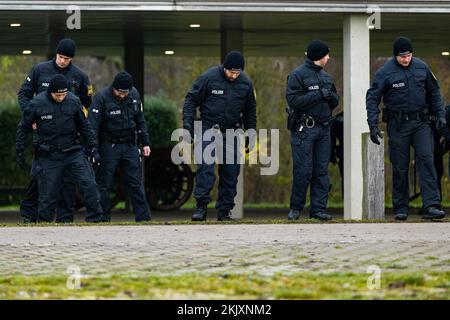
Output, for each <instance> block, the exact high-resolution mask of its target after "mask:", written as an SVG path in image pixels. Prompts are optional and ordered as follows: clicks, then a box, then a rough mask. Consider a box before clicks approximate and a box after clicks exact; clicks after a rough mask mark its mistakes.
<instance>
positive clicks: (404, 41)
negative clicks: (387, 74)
mask: <svg viewBox="0 0 450 320" xmlns="http://www.w3.org/2000/svg"><path fill="white" fill-rule="evenodd" d="M412 52H413V47H412V43H411V40H409V39H408V38H406V37H398V38H397V39H395V41H394V46H393V50H392V53H393V54H394V56H399V55H404V54H408V53H412Z"/></svg>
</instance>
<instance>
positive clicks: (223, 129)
mask: <svg viewBox="0 0 450 320" xmlns="http://www.w3.org/2000/svg"><path fill="white" fill-rule="evenodd" d="M204 126H206V127H210V128H211V129H213V130H218V131H221V132H222V133H225V132H226V131H227V130H228V129H232V130H236V129H239V128H240V127H241V126H240V125H239V122H236V123H235V124H234V125H231V126H229V125H228V126H225V125H222V124H220V123H214V122H209V121H204Z"/></svg>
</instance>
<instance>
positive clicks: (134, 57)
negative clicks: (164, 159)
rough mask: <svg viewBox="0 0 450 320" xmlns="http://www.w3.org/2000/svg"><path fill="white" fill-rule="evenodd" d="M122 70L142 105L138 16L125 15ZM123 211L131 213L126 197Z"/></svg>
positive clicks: (140, 33)
mask: <svg viewBox="0 0 450 320" xmlns="http://www.w3.org/2000/svg"><path fill="white" fill-rule="evenodd" d="M123 40H124V41H123V43H124V49H125V50H124V58H123V61H124V68H125V70H126V71H127V72H129V73H130V74H131V76H132V77H133V83H134V87H135V88H136V89H137V90H138V92H139V94H140V95H141V100H142V103H144V99H145V97H144V30H143V26H142V18H141V17H140V16H139V15H136V14H132V15H127V16H126V20H125V29H124V39H123ZM144 163H145V161H142V162H141V164H142V167H141V170H142V172H143V173H144V172H145V167H144ZM141 177H142V182H143V183H144V184H145V175H144V174H142V176H141ZM125 209H126V211H127V212H130V211H131V204H130V197H129V195H127V197H126V200H125Z"/></svg>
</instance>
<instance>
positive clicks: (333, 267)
mask: <svg viewBox="0 0 450 320" xmlns="http://www.w3.org/2000/svg"><path fill="white" fill-rule="evenodd" d="M370 265H378V266H379V267H380V268H381V269H382V270H389V271H395V272H401V271H412V270H425V271H432V270H436V271H442V270H450V223H379V224H376V223H372V224H276V225H268V224H262V225H225V224H223V225H149V226H87V227H73V226H61V227H5V228H0V275H12V274H23V275H38V274H47V275H51V274H53V275H55V274H67V268H68V267H78V268H80V269H81V273H82V274H86V275H102V274H105V275H109V274H114V273H132V274H140V273H146V274H148V273H149V272H150V273H156V274H177V273H185V272H224V273H232V272H258V273H261V274H267V275H270V274H273V273H275V272H299V271H302V270H314V271H321V272H332V271H345V272H362V273H365V272H366V270H367V267H368V266H370Z"/></svg>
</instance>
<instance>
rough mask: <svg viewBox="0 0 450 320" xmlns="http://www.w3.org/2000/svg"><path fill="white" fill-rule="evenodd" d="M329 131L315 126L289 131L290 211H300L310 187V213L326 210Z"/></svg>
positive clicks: (328, 183)
mask: <svg viewBox="0 0 450 320" xmlns="http://www.w3.org/2000/svg"><path fill="white" fill-rule="evenodd" d="M330 143H331V140H330V128H329V127H328V126H327V127H324V126H321V125H317V126H315V127H313V128H306V127H304V128H303V129H302V131H301V132H299V131H298V129H297V130H293V131H292V132H291V147H292V158H293V183H292V192H291V204H290V207H291V209H294V210H303V208H304V206H305V201H306V193H307V191H308V187H309V186H311V192H310V194H311V209H310V214H314V213H318V212H324V211H325V210H326V208H327V202H328V192H329V190H330V179H329V176H328V163H329V161H330Z"/></svg>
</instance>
